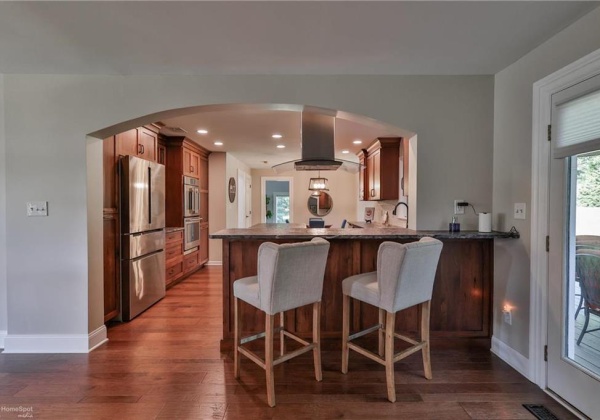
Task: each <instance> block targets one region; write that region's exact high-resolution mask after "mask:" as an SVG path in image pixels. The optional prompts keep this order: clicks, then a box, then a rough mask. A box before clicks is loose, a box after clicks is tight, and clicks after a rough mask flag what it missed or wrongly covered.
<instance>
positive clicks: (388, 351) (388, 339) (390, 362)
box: [385, 311, 396, 402]
mask: <svg viewBox="0 0 600 420" xmlns="http://www.w3.org/2000/svg"><path fill="white" fill-rule="evenodd" d="M395 321H396V314H394V313H391V312H387V311H386V322H385V376H386V382H387V393H388V400H390V402H396V382H395V380H394V327H395V325H394V324H395Z"/></svg>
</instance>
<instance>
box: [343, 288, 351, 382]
mask: <svg viewBox="0 0 600 420" xmlns="http://www.w3.org/2000/svg"><path fill="white" fill-rule="evenodd" d="M349 336H350V296H348V295H343V301H342V373H348V355H349V354H348V353H349V349H348V337H349Z"/></svg>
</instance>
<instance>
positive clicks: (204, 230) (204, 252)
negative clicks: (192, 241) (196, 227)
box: [199, 223, 208, 264]
mask: <svg viewBox="0 0 600 420" xmlns="http://www.w3.org/2000/svg"><path fill="white" fill-rule="evenodd" d="M199 252H200V256H199V259H200V261H199V262H200V264H204V263H206V262H207V261H208V223H207V224H204V225H200V251H199Z"/></svg>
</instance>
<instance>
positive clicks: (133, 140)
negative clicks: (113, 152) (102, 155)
mask: <svg viewBox="0 0 600 420" xmlns="http://www.w3.org/2000/svg"><path fill="white" fill-rule="evenodd" d="M116 141H117V155H121V156H127V155H131V156H137V155H138V154H139V152H140V150H141V148H140V147H139V145H138V129H137V128H134V129H133V130H128V131H125V132H124V133H119V134H117V136H116Z"/></svg>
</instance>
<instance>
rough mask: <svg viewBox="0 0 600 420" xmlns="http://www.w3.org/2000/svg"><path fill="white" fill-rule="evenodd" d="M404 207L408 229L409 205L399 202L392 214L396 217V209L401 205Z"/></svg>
mask: <svg viewBox="0 0 600 420" xmlns="http://www.w3.org/2000/svg"><path fill="white" fill-rule="evenodd" d="M401 204H402V205H404V206H406V228H407V229H408V204H406V203H405V202H403V201H400V202H398V204H396V207H394V210H393V211H392V214H393V215H394V216H395V215H396V209H397V208H398V206H399V205H401Z"/></svg>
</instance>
